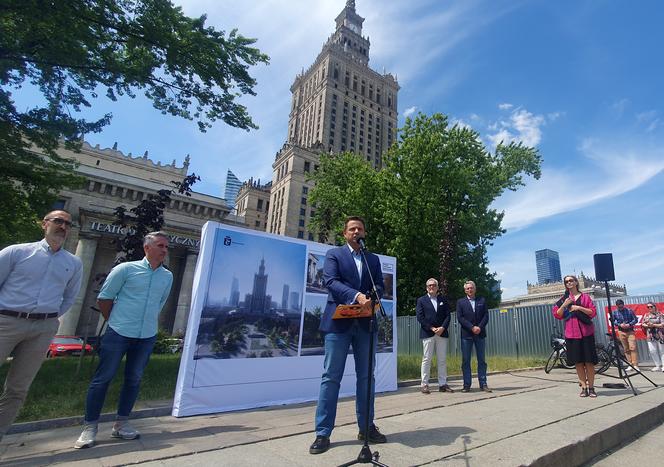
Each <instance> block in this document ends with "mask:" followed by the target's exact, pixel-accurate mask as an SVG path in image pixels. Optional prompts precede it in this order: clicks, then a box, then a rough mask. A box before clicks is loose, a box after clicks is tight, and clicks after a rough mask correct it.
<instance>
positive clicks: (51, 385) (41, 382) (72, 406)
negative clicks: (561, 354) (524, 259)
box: [0, 354, 544, 422]
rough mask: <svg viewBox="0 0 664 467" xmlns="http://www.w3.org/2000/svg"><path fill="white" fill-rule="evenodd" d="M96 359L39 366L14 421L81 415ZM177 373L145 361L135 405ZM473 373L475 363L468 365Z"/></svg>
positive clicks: (403, 376) (171, 359)
mask: <svg viewBox="0 0 664 467" xmlns="http://www.w3.org/2000/svg"><path fill="white" fill-rule="evenodd" d="M397 361H398V363H397V375H398V379H399V380H400V381H402V380H411V379H419V378H420V366H421V363H422V357H421V356H420V355H398V359H397ZM97 362H98V359H96V358H95V360H94V362H93V361H92V357H85V358H84V360H83V364H82V366H81V371H80V372H79V374H78V375H76V366H77V365H78V358H68V357H62V358H53V359H50V360H47V361H45V362H44V364H43V365H42V367H41V369H40V370H39V373H37V376H36V378H35V380H34V382H33V383H32V386H31V387H30V392H29V393H28V398H27V399H26V402H25V404H24V406H23V408H22V409H21V412H20V413H19V416H18V418H17V419H16V421H17V422H27V421H33V420H44V419H49V418H59V417H70V416H81V417H82V416H83V413H84V411H85V396H86V393H87V390H88V384H89V382H90V379H91V378H92V375H93V373H94V369H95V368H94V365H96V363H97ZM487 363H488V365H489V371H505V370H515V369H518V368H528V367H533V366H542V365H544V359H541V358H521V359H516V358H511V357H488V358H487ZM8 368H9V365H3V366H2V367H0V381H4V379H5V376H6V375H7V369H8ZM179 368H180V355H179V354H176V355H173V354H165V355H159V354H154V355H152V357H151V358H150V363H148V366H147V368H146V369H145V374H144V375H143V381H142V383H141V392H140V394H139V396H138V400H139V401H138V404H137V405H140V401H141V400H143V401H156V400H163V399H166V400H168V399H171V398H172V397H173V394H174V393H175V383H176V381H177V375H178V370H179ZM473 371H476V364H475V362H474V361H473ZM447 372H448V374H449V375H459V374H461V357H453V356H450V357H448V359H447ZM123 375H124V363H123V364H122V366H121V367H120V370H119V371H118V373H117V374H116V376H115V378H114V379H113V382H112V383H111V386H110V388H109V390H108V394H107V396H106V401H105V404H104V408H103V410H102V412H104V413H107V412H111V413H113V412H115V410H116V409H117V404H118V398H119V395H120V385H121V383H122V379H123ZM436 377H437V370H436V359H435V357H434V361H433V363H432V365H431V378H432V379H434V378H436Z"/></svg>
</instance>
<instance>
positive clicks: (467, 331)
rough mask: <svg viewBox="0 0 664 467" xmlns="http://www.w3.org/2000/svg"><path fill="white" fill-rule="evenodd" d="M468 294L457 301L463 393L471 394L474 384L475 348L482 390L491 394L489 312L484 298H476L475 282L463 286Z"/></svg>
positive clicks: (478, 376) (468, 282)
mask: <svg viewBox="0 0 664 467" xmlns="http://www.w3.org/2000/svg"><path fill="white" fill-rule="evenodd" d="M463 290H464V292H465V293H466V296H465V297H464V298H461V299H459V300H458V301H457V306H456V313H457V319H458V320H459V324H460V325H461V359H462V361H461V369H462V370H463V389H462V390H461V392H469V391H470V385H471V382H472V374H471V372H470V354H471V353H472V351H473V346H475V354H476V355H477V379H479V382H480V389H481V390H482V391H484V392H491V389H489V386H487V383H486V360H485V359H484V350H485V339H486V325H487V323H488V322H489V310H488V309H487V307H486V300H485V299H484V297H476V296H475V293H476V288H475V283H474V282H473V281H466V282H465V283H464V284H463Z"/></svg>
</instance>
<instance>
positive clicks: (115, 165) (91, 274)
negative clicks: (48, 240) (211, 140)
mask: <svg viewBox="0 0 664 467" xmlns="http://www.w3.org/2000/svg"><path fill="white" fill-rule="evenodd" d="M58 154H59V155H60V156H61V157H66V158H70V159H74V160H76V161H77V162H78V163H79V164H80V165H79V166H78V168H77V172H78V174H79V175H82V176H84V177H85V179H86V181H85V185H84V186H83V187H82V188H80V189H75V190H63V191H61V192H60V193H59V200H58V202H57V203H56V208H62V209H65V210H67V211H69V212H70V213H71V214H72V216H73V220H74V225H75V226H74V228H72V231H71V233H70V235H69V237H68V239H67V242H66V243H65V248H67V249H68V250H69V251H71V252H73V253H75V254H76V255H77V256H78V257H80V258H81V261H82V262H83V283H82V285H81V292H80V293H79V295H78V297H77V298H76V301H75V302H74V304H73V306H72V307H71V309H70V310H69V312H67V313H66V314H65V315H64V316H63V319H62V321H61V325H60V329H59V330H58V334H62V335H81V336H82V335H88V336H90V335H93V334H95V333H96V332H97V330H98V327H99V325H100V314H99V313H97V312H96V311H94V310H93V309H92V307H93V306H95V303H96V297H97V292H98V290H99V287H100V286H101V283H100V281H101V280H103V277H104V276H105V274H107V273H108V272H109V271H110V270H111V268H112V266H113V264H114V261H115V259H116V257H117V243H116V241H117V240H118V239H119V238H120V237H121V235H122V234H123V233H124V230H123V229H121V228H120V226H117V225H113V221H114V220H115V218H114V211H115V208H117V207H118V206H121V205H124V206H125V207H126V208H127V209H131V208H132V207H134V206H136V205H137V204H138V203H139V202H140V201H141V200H142V199H143V198H145V197H146V196H147V195H148V194H149V193H156V192H157V191H158V190H161V189H172V188H173V185H172V183H171V181H172V180H182V179H183V178H184V177H185V176H186V175H187V169H188V166H189V156H187V157H186V159H185V161H184V164H183V165H182V166H177V165H176V162H175V161H173V163H172V164H168V165H162V164H161V163H155V162H153V161H151V160H150V159H149V158H148V154H147V152H146V153H145V154H144V155H143V156H139V157H134V156H132V155H131V153H130V154H128V155H124V154H123V153H122V152H120V151H118V150H117V145H114V146H113V148H111V149H101V148H100V147H99V146H96V147H92V146H90V145H89V144H87V143H85V142H84V143H83V147H82V148H81V152H79V153H75V152H72V151H69V150H66V149H64V148H61V149H60V150H59V151H58ZM208 220H214V221H218V222H224V223H231V224H236V225H243V224H244V221H243V219H242V218H239V217H236V216H233V215H231V214H230V209H229V207H228V206H227V205H226V202H225V201H224V199H222V198H217V197H214V196H209V195H205V194H201V193H195V192H194V193H192V194H191V196H190V197H187V196H183V195H179V194H174V195H173V197H172V200H171V202H170V204H169V205H168V206H167V207H166V209H165V212H164V221H165V222H164V227H163V230H164V231H165V232H166V233H167V234H168V236H169V239H170V248H169V253H168V257H167V260H166V264H167V266H168V268H169V269H170V270H171V271H172V272H173V279H174V280H173V287H172V289H171V294H170V296H169V298H168V300H167V302H166V304H165V305H164V309H163V310H162V312H161V315H160V318H159V321H160V322H159V326H160V328H161V329H164V330H165V331H167V332H171V333H178V332H184V330H185V328H186V323H187V318H188V314H189V306H190V301H191V289H192V283H193V278H194V270H195V267H196V260H197V259H198V250H199V245H200V234H201V228H202V226H203V224H204V223H205V222H206V221H208Z"/></svg>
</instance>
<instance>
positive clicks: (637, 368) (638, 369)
mask: <svg viewBox="0 0 664 467" xmlns="http://www.w3.org/2000/svg"><path fill="white" fill-rule="evenodd" d="M633 366H634V369H635V370H636V371H641V369H640V368H639V367H638V366H636V365H633Z"/></svg>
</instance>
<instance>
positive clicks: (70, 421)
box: [7, 367, 542, 435]
mask: <svg viewBox="0 0 664 467" xmlns="http://www.w3.org/2000/svg"><path fill="white" fill-rule="evenodd" d="M540 369H542V367H533V368H520V369H518V370H509V371H494V372H490V373H488V374H489V375H497V374H502V373H517V372H522V371H532V370H540ZM447 379H448V380H452V381H457V380H461V379H462V376H461V375H454V376H450V377H448V378H447ZM419 384H420V380H419V379H411V380H405V381H399V382H397V387H400V388H401V387H410V386H418V385H419ZM312 402H313V401H312ZM172 410H173V404H172V403H171V404H169V405H164V406H161V407H153V408H145V409H138V410H134V411H132V413H131V416H130V418H132V419H135V418H150V417H165V416H168V415H170V414H171V412H172ZM113 420H115V414H114V413H105V414H102V415H101V416H100V417H99V421H100V422H112V421H113ZM82 424H83V416H82V415H78V416H75V417H62V418H51V419H46V420H35V421H32V422H23V423H15V424H13V425H12V426H11V427H9V430H8V431H7V434H8V435H11V434H18V433H29V432H31V431H43V430H50V429H52V428H64V427H68V426H77V425H82Z"/></svg>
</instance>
